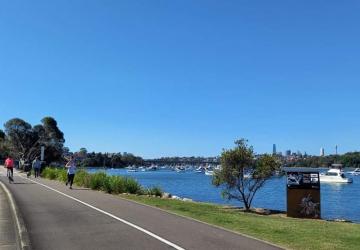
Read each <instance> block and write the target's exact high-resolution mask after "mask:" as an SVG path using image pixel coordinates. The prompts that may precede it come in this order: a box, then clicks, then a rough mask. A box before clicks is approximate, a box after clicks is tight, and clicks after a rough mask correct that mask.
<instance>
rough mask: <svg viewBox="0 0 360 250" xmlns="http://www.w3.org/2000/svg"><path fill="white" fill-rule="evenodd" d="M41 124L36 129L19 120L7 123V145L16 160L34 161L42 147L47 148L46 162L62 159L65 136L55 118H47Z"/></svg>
mask: <svg viewBox="0 0 360 250" xmlns="http://www.w3.org/2000/svg"><path fill="white" fill-rule="evenodd" d="M41 122H42V124H40V125H36V126H34V127H32V126H31V125H30V124H29V123H27V122H25V121H24V120H22V119H19V118H14V119H11V120H9V121H7V122H6V123H5V125H4V127H5V145H6V147H7V148H8V149H9V152H10V153H11V154H12V155H13V156H14V157H15V158H16V159H19V160H23V161H31V160H33V159H34V158H35V157H36V156H39V155H40V150H41V146H45V148H46V154H45V156H46V157H45V160H46V161H48V162H51V161H54V160H60V159H61V155H62V149H63V144H64V142H65V140H64V134H63V133H62V132H61V131H60V129H59V128H58V127H57V122H56V121H55V119H54V118H52V117H45V118H43V119H42V120H41Z"/></svg>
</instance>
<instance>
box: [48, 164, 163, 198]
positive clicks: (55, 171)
mask: <svg viewBox="0 0 360 250" xmlns="http://www.w3.org/2000/svg"><path fill="white" fill-rule="evenodd" d="M42 176H43V177H44V178H48V179H50V180H59V181H63V182H65V181H67V172H66V170H65V169H59V168H52V167H47V168H45V169H44V170H43V172H42ZM74 183H75V184H76V185H78V186H82V187H87V188H91V189H93V190H102V191H105V192H107V193H113V194H121V193H130V194H145V193H146V194H151V195H156V196H161V195H162V190H161V189H160V188H159V187H153V188H150V189H147V190H143V188H142V187H141V185H140V184H139V183H138V182H137V181H136V180H134V179H133V178H129V177H122V176H108V175H107V174H106V173H104V172H98V173H95V174H89V173H88V172H86V170H84V169H80V170H78V171H77V172H76V174H75V178H74Z"/></svg>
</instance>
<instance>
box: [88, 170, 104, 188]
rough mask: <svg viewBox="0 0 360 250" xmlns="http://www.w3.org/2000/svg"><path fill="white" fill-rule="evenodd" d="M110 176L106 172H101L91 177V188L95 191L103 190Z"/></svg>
mask: <svg viewBox="0 0 360 250" xmlns="http://www.w3.org/2000/svg"><path fill="white" fill-rule="evenodd" d="M107 178H108V176H107V175H106V174H105V173H104V172H99V173H95V174H92V175H91V178H90V188H91V189H94V190H101V189H103V187H104V183H105V182H106V179H107Z"/></svg>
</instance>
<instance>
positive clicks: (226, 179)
mask: <svg viewBox="0 0 360 250" xmlns="http://www.w3.org/2000/svg"><path fill="white" fill-rule="evenodd" d="M247 142H248V141H247V140H245V139H241V140H237V141H235V144H236V146H235V148H234V149H229V150H224V151H223V152H222V154H221V170H219V171H215V173H214V175H213V180H212V183H213V184H214V185H215V186H217V187H219V186H221V187H223V192H222V195H223V197H224V198H227V199H229V200H231V199H236V200H238V201H240V202H242V203H243V204H244V206H245V210H246V211H249V210H250V208H251V203H252V201H253V199H254V196H255V194H256V192H257V191H258V190H259V189H260V188H261V187H262V186H263V185H264V183H265V182H266V180H268V179H269V178H270V177H271V176H272V174H273V172H274V171H275V170H278V169H279V167H280V164H279V163H278V161H277V160H276V158H275V157H273V156H270V155H262V156H260V157H259V158H258V159H256V158H255V155H254V150H253V147H252V146H248V144H247ZM245 174H250V177H248V176H246V175H245Z"/></svg>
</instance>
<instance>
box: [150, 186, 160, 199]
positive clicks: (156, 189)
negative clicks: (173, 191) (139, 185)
mask: <svg viewBox="0 0 360 250" xmlns="http://www.w3.org/2000/svg"><path fill="white" fill-rule="evenodd" d="M147 194H148V195H155V196H158V197H161V196H162V195H163V191H162V190H161V188H160V187H156V186H155V187H151V188H148V189H147Z"/></svg>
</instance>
